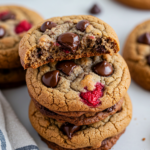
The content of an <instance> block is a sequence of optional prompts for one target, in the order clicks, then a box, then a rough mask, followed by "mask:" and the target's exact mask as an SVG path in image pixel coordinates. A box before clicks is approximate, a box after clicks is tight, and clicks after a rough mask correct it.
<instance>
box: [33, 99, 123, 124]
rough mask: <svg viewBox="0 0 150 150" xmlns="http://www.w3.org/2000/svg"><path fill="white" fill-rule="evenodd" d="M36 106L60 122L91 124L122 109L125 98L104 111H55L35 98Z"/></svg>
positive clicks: (44, 113)
mask: <svg viewBox="0 0 150 150" xmlns="http://www.w3.org/2000/svg"><path fill="white" fill-rule="evenodd" d="M32 101H33V102H34V104H35V107H36V108H37V109H38V110H39V112H40V113H41V114H42V115H44V116H47V117H49V118H52V119H55V120H57V121H58V122H62V123H64V122H69V123H71V124H74V125H77V126H79V125H89V124H92V123H96V122H98V121H101V120H104V119H105V118H106V117H108V116H110V115H113V114H115V113H116V112H119V111H121V110H122V104H123V98H122V99H121V100H120V101H119V102H118V103H117V104H115V105H113V106H112V107H109V108H107V109H105V110H104V111H101V112H97V113H94V112H93V113H91V112H65V113H64V112H62V113H61V112H53V111H50V110H49V109H47V108H46V107H44V106H42V105H40V104H39V103H38V102H37V101H36V100H33V99H32ZM75 114H76V115H75Z"/></svg>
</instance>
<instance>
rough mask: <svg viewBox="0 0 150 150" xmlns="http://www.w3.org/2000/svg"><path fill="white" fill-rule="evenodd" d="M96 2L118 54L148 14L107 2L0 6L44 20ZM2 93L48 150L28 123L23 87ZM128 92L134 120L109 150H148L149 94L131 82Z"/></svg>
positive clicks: (60, 0) (37, 0) (28, 1)
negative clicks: (20, 8)
mask: <svg viewBox="0 0 150 150" xmlns="http://www.w3.org/2000/svg"><path fill="white" fill-rule="evenodd" d="M95 2H97V3H98V4H99V5H100V6H101V9H102V13H101V14H99V15H97V17H99V18H101V19H102V20H104V21H105V22H107V23H108V24H110V25H111V26H112V27H113V28H114V29H115V31H116V33H117V35H118V37H119V40H120V44H121V51H122V47H123V44H124V42H125V39H126V37H127V35H128V34H129V32H130V31H131V30H132V29H133V27H134V26H135V25H137V24H138V23H140V22H142V21H144V20H146V19H149V17H150V11H141V10H136V9H131V8H127V7H124V6H122V5H119V4H116V3H114V2H112V1H110V0H54V1H53V0H0V4H18V5H23V6H27V7H29V8H31V9H34V10H36V11H37V12H39V13H40V14H41V15H42V16H43V17H44V18H50V17H53V16H63V15H73V14H76V15H79V14H88V9H89V8H90V7H91V5H92V4H93V3H95ZM121 51H120V53H121ZM3 93H4V95H5V96H6V98H7V99H8V101H9V102H10V104H11V106H12V107H13V109H14V111H15V112H16V114H17V116H18V118H19V119H20V121H21V122H22V124H23V125H24V126H25V127H26V129H27V130H28V131H29V133H30V134H31V136H32V137H33V138H34V139H35V141H36V142H37V144H38V145H39V149H40V150H48V148H47V146H46V144H44V143H43V142H42V141H41V140H40V138H39V136H38V134H37V133H36V132H35V130H34V129H33V128H32V126H31V124H30V122H29V119H28V105H29V102H30V97H29V95H28V92H27V88H26V86H24V87H20V88H16V89H12V90H4V91H3ZM128 93H129V95H130V97H131V99H132V103H133V119H132V121H131V124H130V125H129V126H128V128H127V130H126V132H125V134H124V135H123V136H122V137H121V138H120V140H119V141H118V142H117V144H116V145H115V146H114V147H113V148H112V149H113V150H150V92H147V91H145V90H143V89H142V88H140V87H139V86H138V85H136V84H135V83H134V82H133V81H132V83H131V86H130V88H129V90H128ZM135 118H136V119H135ZM142 138H146V140H145V141H142Z"/></svg>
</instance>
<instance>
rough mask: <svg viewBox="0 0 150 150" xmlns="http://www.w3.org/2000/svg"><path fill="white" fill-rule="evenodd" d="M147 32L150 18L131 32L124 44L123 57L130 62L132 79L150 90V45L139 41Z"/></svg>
mask: <svg viewBox="0 0 150 150" xmlns="http://www.w3.org/2000/svg"><path fill="white" fill-rule="evenodd" d="M145 33H150V20H148V21H145V22H143V23H141V24H139V25H138V26H137V27H136V28H135V29H134V30H133V31H132V32H131V33H130V35H129V36H128V38H127V40H126V43H125V46H124V50H123V57H124V59H125V60H126V62H127V64H128V67H129V70H130V73H131V77H132V79H133V80H134V81H135V82H136V83H137V84H139V85H140V86H141V87H143V88H144V89H146V90H150V64H149V63H150V59H149V63H148V59H147V56H149V57H150V45H149V44H143V43H139V42H138V41H137V40H138V38H139V37H140V36H141V35H143V34H145ZM145 38H146V37H145ZM149 38H150V37H147V38H146V39H149Z"/></svg>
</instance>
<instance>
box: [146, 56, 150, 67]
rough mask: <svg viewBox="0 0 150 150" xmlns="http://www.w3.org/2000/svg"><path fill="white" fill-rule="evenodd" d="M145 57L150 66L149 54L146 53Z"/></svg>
mask: <svg viewBox="0 0 150 150" xmlns="http://www.w3.org/2000/svg"><path fill="white" fill-rule="evenodd" d="M146 59H147V64H148V65H149V66H150V55H148V56H147V57H146Z"/></svg>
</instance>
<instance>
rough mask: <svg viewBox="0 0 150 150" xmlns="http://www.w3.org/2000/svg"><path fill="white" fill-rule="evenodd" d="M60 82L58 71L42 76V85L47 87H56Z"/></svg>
mask: <svg viewBox="0 0 150 150" xmlns="http://www.w3.org/2000/svg"><path fill="white" fill-rule="evenodd" d="M58 80H59V71H58V70H54V71H50V72H47V73H45V74H44V75H43V76H42V83H43V84H44V85H45V86H47V87H52V88H54V87H56V86H57V83H58Z"/></svg>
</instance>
